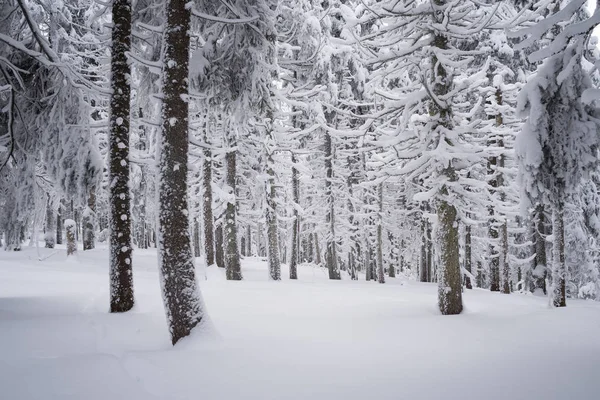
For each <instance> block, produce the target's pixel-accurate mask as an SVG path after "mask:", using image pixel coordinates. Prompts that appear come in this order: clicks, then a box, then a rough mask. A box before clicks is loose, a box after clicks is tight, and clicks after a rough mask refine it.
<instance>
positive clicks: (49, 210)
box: [0, 195, 56, 249]
mask: <svg viewBox="0 0 600 400" xmlns="http://www.w3.org/2000/svg"><path fill="white" fill-rule="evenodd" d="M0 236H1V235H0ZM44 240H45V242H46V248H47V249H53V248H54V244H55V243H56V218H55V216H54V208H53V207H52V202H51V200H50V195H48V200H47V201H46V231H45V234H44Z"/></svg>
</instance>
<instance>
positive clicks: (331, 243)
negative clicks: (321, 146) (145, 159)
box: [325, 132, 341, 279]
mask: <svg viewBox="0 0 600 400" xmlns="http://www.w3.org/2000/svg"><path fill="white" fill-rule="evenodd" d="M325 173H326V174H327V178H326V180H325V198H326V201H327V217H326V221H327V225H328V232H327V236H326V238H325V239H326V248H325V264H326V265H327V270H328V271H329V279H340V278H341V276H340V269H339V266H338V262H337V251H336V250H337V249H336V243H335V201H334V198H333V144H332V140H331V135H330V134H329V132H325Z"/></svg>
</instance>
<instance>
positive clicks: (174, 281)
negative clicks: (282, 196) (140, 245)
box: [158, 0, 204, 344]
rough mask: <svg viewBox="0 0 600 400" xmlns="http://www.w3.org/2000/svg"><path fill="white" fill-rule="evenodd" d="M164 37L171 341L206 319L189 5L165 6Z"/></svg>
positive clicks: (162, 162) (164, 254)
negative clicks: (196, 233)
mask: <svg viewBox="0 0 600 400" xmlns="http://www.w3.org/2000/svg"><path fill="white" fill-rule="evenodd" d="M165 9H166V24H165V28H164V35H163V60H164V66H163V81H162V82H163V91H162V92H163V104H162V121H163V123H162V135H161V141H162V143H161V146H160V159H159V164H158V167H159V168H158V170H159V182H158V193H159V212H158V221H159V225H158V229H159V241H158V243H159V250H158V251H159V253H160V257H159V260H160V279H161V284H162V285H161V286H162V292H163V301H164V304H165V311H166V314H167V322H168V325H169V332H170V333H171V341H172V343H173V344H175V343H177V342H178V341H179V340H180V339H181V338H183V337H186V336H188V335H189V334H190V332H191V331H192V329H193V328H194V327H195V326H196V325H198V324H199V323H200V322H201V321H202V319H203V318H204V305H203V303H202V299H201V297H200V290H199V288H198V284H197V282H196V275H195V269H194V259H193V255H192V249H191V241H190V230H189V216H188V196H187V195H188V118H189V117H188V101H187V99H186V98H185V96H186V95H187V93H188V60H189V44H190V36H189V30H190V17H191V16H190V10H189V8H188V7H187V1H186V0H167V1H166V8H165Z"/></svg>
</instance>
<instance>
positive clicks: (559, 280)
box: [552, 202, 567, 307]
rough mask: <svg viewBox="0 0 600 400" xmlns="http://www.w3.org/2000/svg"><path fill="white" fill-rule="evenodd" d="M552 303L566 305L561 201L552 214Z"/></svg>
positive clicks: (562, 208)
mask: <svg viewBox="0 0 600 400" xmlns="http://www.w3.org/2000/svg"><path fill="white" fill-rule="evenodd" d="M552 216H553V218H552V236H553V237H554V240H553V247H552V264H553V268H552V303H553V304H554V307H565V306H566V305H567V293H566V278H567V265H566V263H565V225H564V206H563V204H562V202H559V204H558V205H557V206H556V209H555V210H554V213H553V214H552Z"/></svg>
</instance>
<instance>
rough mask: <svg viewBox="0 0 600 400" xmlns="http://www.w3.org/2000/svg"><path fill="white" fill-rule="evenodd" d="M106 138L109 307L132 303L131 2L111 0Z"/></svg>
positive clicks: (126, 306) (126, 307) (127, 306)
mask: <svg viewBox="0 0 600 400" xmlns="http://www.w3.org/2000/svg"><path fill="white" fill-rule="evenodd" d="M112 16H113V28H112V56H111V72H112V74H111V88H112V95H111V99H110V138H109V143H110V147H109V160H110V161H109V162H110V170H109V181H110V182H111V184H110V189H109V190H110V195H109V196H110V200H109V202H110V311H111V312H124V311H128V310H130V309H131V308H132V307H133V303H134V299H133V274H132V267H131V264H132V263H131V215H130V211H129V210H130V195H129V113H130V100H131V98H130V97H131V96H130V88H129V79H130V75H131V69H130V67H129V63H128V60H127V52H128V51H130V47H131V46H130V45H131V3H130V1H129V0H114V1H113V6H112Z"/></svg>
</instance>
